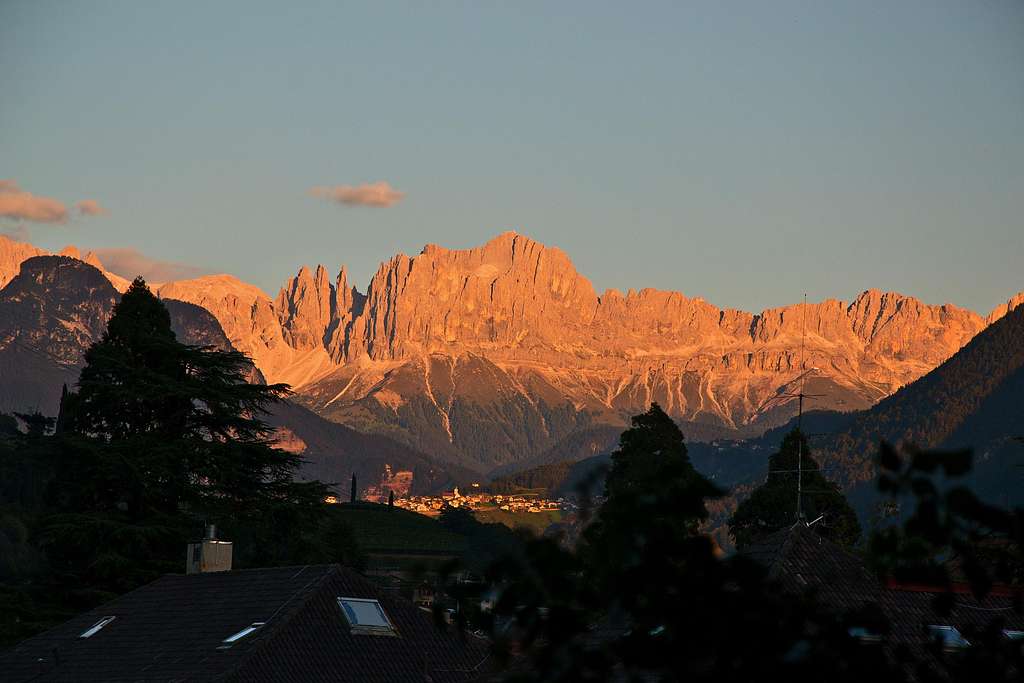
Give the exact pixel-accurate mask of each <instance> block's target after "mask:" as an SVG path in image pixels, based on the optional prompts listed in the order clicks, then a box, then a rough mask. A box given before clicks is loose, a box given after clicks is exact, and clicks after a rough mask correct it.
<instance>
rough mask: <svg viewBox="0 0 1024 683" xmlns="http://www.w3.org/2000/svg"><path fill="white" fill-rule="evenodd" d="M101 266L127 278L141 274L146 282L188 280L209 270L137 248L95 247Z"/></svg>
mask: <svg viewBox="0 0 1024 683" xmlns="http://www.w3.org/2000/svg"><path fill="white" fill-rule="evenodd" d="M94 251H95V253H96V256H97V257H99V259H100V261H101V262H102V263H103V267H104V268H106V269H107V270H109V271H110V272H111V273H114V274H115V275H120V276H121V277H123V278H126V279H128V280H133V279H135V277H136V276H139V275H141V276H142V277H143V278H145V279H146V281H147V282H169V281H171V280H188V279H190V278H194V277H199V276H200V275H205V274H207V273H208V272H209V271H207V270H205V269H203V268H199V267H197V266H191V265H188V264H187V263H178V262H177V261H161V260H159V259H154V258H150V257H148V256H146V255H145V254H143V253H142V252H141V251H139V250H138V249H130V248H129V249H96V250H94Z"/></svg>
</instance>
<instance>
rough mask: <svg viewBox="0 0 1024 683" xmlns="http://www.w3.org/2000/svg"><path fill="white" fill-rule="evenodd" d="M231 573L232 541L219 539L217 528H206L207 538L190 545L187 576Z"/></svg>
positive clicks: (186, 566) (186, 568)
mask: <svg viewBox="0 0 1024 683" xmlns="http://www.w3.org/2000/svg"><path fill="white" fill-rule="evenodd" d="M227 571H231V541H221V540H218V539H217V527H216V526H214V525H213V524H211V525H209V526H208V527H206V536H205V538H203V539H202V540H201V541H193V542H192V543H189V544H188V554H187V557H186V561H185V573H186V574H206V573H208V572H227Z"/></svg>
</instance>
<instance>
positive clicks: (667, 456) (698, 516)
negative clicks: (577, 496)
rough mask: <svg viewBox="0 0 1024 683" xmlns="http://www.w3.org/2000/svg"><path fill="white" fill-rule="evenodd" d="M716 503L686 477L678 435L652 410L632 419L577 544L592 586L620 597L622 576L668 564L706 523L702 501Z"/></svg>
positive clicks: (709, 490) (706, 488) (711, 491)
mask: <svg viewBox="0 0 1024 683" xmlns="http://www.w3.org/2000/svg"><path fill="white" fill-rule="evenodd" d="M719 495H721V491H720V490H719V489H718V488H717V487H716V486H715V485H714V484H712V483H711V482H710V481H709V480H708V479H706V478H705V477H704V476H703V475H702V474H700V473H699V472H697V470H696V469H694V467H693V465H692V464H691V463H690V458H689V456H688V455H687V452H686V444H685V443H684V439H683V433H682V432H681V431H680V430H679V427H678V426H677V425H676V423H675V422H674V421H673V420H672V418H670V417H669V416H668V415H666V414H665V412H664V411H663V410H662V409H661V407H660V406H658V404H657V403H653V404H651V407H650V409H649V410H648V411H647V412H645V413H642V414H640V415H636V416H634V417H633V418H632V428H630V429H628V430H626V431H625V432H623V433H622V436H621V437H620V440H619V448H618V450H616V451H615V452H614V453H613V454H612V460H611V469H610V470H609V472H608V476H607V479H606V480H605V500H604V503H603V504H602V505H601V508H600V510H599V512H598V514H597V517H596V519H595V521H594V523H593V524H591V525H590V527H589V528H588V529H587V530H586V532H585V533H584V536H583V548H582V549H581V550H582V553H583V555H584V557H587V558H589V559H588V560H587V563H588V564H589V565H590V566H591V570H592V571H593V572H594V574H595V576H599V577H600V576H603V577H605V578H604V580H599V581H598V584H599V585H600V584H605V583H606V585H604V588H605V589H607V590H621V580H622V578H623V576H629V575H630V572H631V571H632V570H633V569H634V568H641V567H644V566H650V563H652V562H653V563H657V562H671V561H672V558H673V556H674V554H675V553H679V552H683V550H682V549H683V547H684V546H685V545H686V543H687V542H688V541H689V540H691V539H692V538H694V537H695V536H696V535H697V533H698V530H699V527H700V525H701V523H702V522H703V521H704V520H706V519H707V516H708V512H707V508H706V507H705V503H704V501H705V499H706V498H710V497H715V496H719ZM652 553H654V556H652V555H651V554H652ZM613 584H618V586H615V585H613ZM638 585H639V584H638ZM648 589H653V587H651V586H650V585H649V584H648V585H645V586H644V590H648ZM624 594H626V595H631V593H629V592H628V591H626V592H624ZM634 597H637V598H638V599H639V600H641V601H642V599H643V598H642V596H641V595H639V594H636V595H634Z"/></svg>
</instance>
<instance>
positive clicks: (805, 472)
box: [729, 429, 861, 550]
mask: <svg viewBox="0 0 1024 683" xmlns="http://www.w3.org/2000/svg"><path fill="white" fill-rule="evenodd" d="M798 470H799V474H798ZM798 478H799V479H800V488H801V490H802V494H801V495H800V502H801V510H802V515H803V519H804V520H806V521H814V520H818V518H819V517H821V519H820V520H819V521H817V522H816V523H815V524H814V528H815V529H816V530H817V531H818V533H820V534H821V535H823V536H825V537H826V538H828V539H830V540H832V541H835V542H836V543H839V544H840V545H846V546H852V545H854V544H856V543H857V541H858V540H859V539H860V532H861V530H860V522H859V521H858V520H857V514H856V513H855V512H854V510H853V508H851V507H850V505H849V503H847V501H846V498H845V497H844V496H843V494H842V492H841V491H840V490H839V486H838V485H836V484H834V483H833V482H830V481H829V480H827V479H826V478H825V477H824V476H823V475H822V474H821V468H820V466H819V465H818V462H817V461H816V460H815V459H814V458H813V457H812V455H811V449H810V446H809V444H808V443H807V437H806V436H805V435H804V434H803V433H802V432H800V430H799V429H794V430H793V431H791V432H790V433H789V434H787V435H786V436H785V438H783V440H782V445H781V446H780V447H779V451H778V453H775V454H774V455H772V456H771V457H770V458H769V459H768V477H767V478H766V479H765V482H764V484H762V485H761V486H759V487H758V488H756V489H754V491H753V493H751V494H750V497H749V498H747V499H746V500H744V501H743V502H742V503H740V505H739V507H738V508H737V509H736V512H735V513H734V514H733V516H732V518H731V519H730V520H729V531H730V533H731V534H732V536H733V538H734V539H735V541H736V547H737V548H738V549H740V550H742V549H743V548H745V547H746V546H748V545H749V544H750V543H752V542H754V541H757V540H758V539H760V538H763V537H764V536H767V535H769V534H771V533H773V532H775V531H778V530H779V529H782V528H784V527H787V526H790V525H792V524H793V523H794V522H796V521H797V517H796V514H797V486H798V482H797V480H798Z"/></svg>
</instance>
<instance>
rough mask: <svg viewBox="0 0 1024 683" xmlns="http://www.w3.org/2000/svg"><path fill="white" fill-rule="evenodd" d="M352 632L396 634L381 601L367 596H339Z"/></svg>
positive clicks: (339, 602)
mask: <svg viewBox="0 0 1024 683" xmlns="http://www.w3.org/2000/svg"><path fill="white" fill-rule="evenodd" d="M338 607H340V608H341V611H342V613H343V614H344V615H345V619H346V620H347V621H348V624H349V626H350V627H351V628H352V633H356V634H363V635H375V636H394V635H398V634H397V633H396V632H395V627H394V625H393V624H392V623H391V620H390V619H388V615H387V614H386V613H385V612H384V608H383V607H381V605H380V602H378V601H377V600H369V599H366V598H338Z"/></svg>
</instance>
